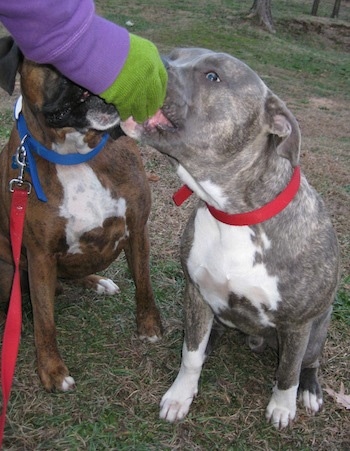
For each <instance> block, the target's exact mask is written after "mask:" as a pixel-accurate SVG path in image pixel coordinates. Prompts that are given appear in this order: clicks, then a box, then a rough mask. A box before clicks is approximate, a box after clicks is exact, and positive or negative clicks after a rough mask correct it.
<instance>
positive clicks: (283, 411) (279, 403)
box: [266, 386, 297, 429]
mask: <svg viewBox="0 0 350 451" xmlns="http://www.w3.org/2000/svg"><path fill="white" fill-rule="evenodd" d="M296 392H297V386H293V387H291V388H289V389H287V390H279V389H278V388H276V387H275V388H274V390H273V394H272V396H271V399H270V402H269V404H268V406H267V409H266V419H267V421H269V422H271V423H272V424H273V426H274V427H275V428H276V429H283V428H285V427H287V426H288V425H289V424H290V423H291V422H292V421H293V420H294V418H295V413H296Z"/></svg>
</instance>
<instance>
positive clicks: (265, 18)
mask: <svg viewBox="0 0 350 451" xmlns="http://www.w3.org/2000/svg"><path fill="white" fill-rule="evenodd" d="M255 16H257V17H258V19H259V22H260V24H261V25H265V27H266V28H267V29H268V30H269V32H270V33H276V30H275V26H274V23H273V20H272V14H271V0H254V3H253V5H252V7H251V8H250V10H249V15H248V18H251V17H255Z"/></svg>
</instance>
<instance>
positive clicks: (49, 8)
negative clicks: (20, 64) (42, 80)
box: [0, 0, 129, 94]
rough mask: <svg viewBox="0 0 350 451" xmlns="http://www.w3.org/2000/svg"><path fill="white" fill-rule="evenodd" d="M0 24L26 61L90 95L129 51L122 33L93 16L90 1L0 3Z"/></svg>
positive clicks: (12, 0) (18, 0)
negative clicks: (52, 70)
mask: <svg viewBox="0 0 350 451" xmlns="http://www.w3.org/2000/svg"><path fill="white" fill-rule="evenodd" d="M0 21H1V22H2V23H3V25H4V26H5V27H6V28H7V30H8V31H9V32H10V33H11V35H12V36H13V37H14V39H15V41H16V43H17V44H18V46H19V47H20V48H21V50H22V52H23V53H24V55H25V56H26V57H27V58H29V59H32V60H33V61H35V62H37V63H44V64H52V65H53V66H55V67H56V68H57V69H58V70H59V71H60V72H62V73H63V75H65V76H66V77H67V78H69V79H71V80H72V81H74V82H75V83H77V84H79V85H81V86H83V87H84V88H86V89H88V90H89V91H91V92H93V93H94V94H101V93H102V92H103V91H104V90H106V89H107V88H108V87H109V86H110V85H111V84H112V83H113V82H114V80H115V79H116V78H117V75H118V74H119V72H120V70H121V69H122V67H123V65H124V62H125V60H126V57H127V55H128V51H129V33H128V31H127V30H126V29H125V28H122V27H119V26H118V25H116V24H114V23H112V22H109V21H108V20H106V19H103V18H102V17H100V16H98V15H96V14H95V7H94V3H93V1H92V0H0Z"/></svg>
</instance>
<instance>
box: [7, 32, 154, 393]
mask: <svg viewBox="0 0 350 451" xmlns="http://www.w3.org/2000/svg"><path fill="white" fill-rule="evenodd" d="M17 69H19V72H20V75H21V92H22V102H19V103H18V104H17V107H16V113H15V115H16V118H17V127H19V131H18V130H17V127H16V126H15V127H14V128H13V130H12V133H11V136H10V139H9V142H8V144H7V145H6V146H5V148H4V150H3V151H2V153H1V154H0V168H1V177H0V205H1V215H0V301H1V302H3V303H7V302H8V300H9V296H10V290H11V285H12V279H13V268H14V266H13V260H12V253H11V244H10V231H9V214H10V213H9V212H10V204H11V193H10V191H9V181H10V180H11V179H15V178H17V177H18V173H19V169H18V168H16V167H15V166H16V165H13V156H14V155H15V154H16V149H18V148H19V146H20V142H21V139H22V138H24V137H23V136H22V134H21V127H22V128H23V127H24V128H26V129H27V131H28V136H27V137H26V138H24V145H25V146H26V147H27V153H30V154H31V161H33V163H30V167H29V169H30V174H28V173H27V172H25V178H26V180H28V181H29V182H33V181H34V178H35V177H34V173H35V172H37V175H38V181H37V182H36V183H34V184H33V185H34V186H33V189H32V192H31V194H29V199H28V206H27V213H26V218H25V224H24V233H23V244H22V254H21V270H22V279H23V285H24V281H26V280H28V282H29V291H30V298H31V302H32V307H33V316H34V334H35V344H36V350H37V360H38V371H39V375H40V378H41V380H42V383H43V385H44V387H45V388H46V389H47V390H52V389H54V388H56V389H59V390H63V391H66V390H70V389H72V388H73V387H74V384H75V382H74V379H73V378H72V377H71V376H70V375H69V371H68V369H67V367H66V365H65V364H64V362H63V360H62V358H61V356H60V353H59V350H58V346H57V342H56V329H55V323H54V297H55V290H56V285H57V279H58V278H62V279H71V280H72V279H73V280H76V281H77V282H79V284H81V285H83V286H85V287H88V288H92V289H94V290H95V291H97V292H98V293H107V294H109V295H112V294H115V293H117V292H118V290H119V289H118V287H117V285H116V284H115V283H114V282H112V281H111V280H109V279H106V278H104V277H101V276H97V275H94V273H95V272H96V271H101V270H103V269H105V268H107V267H108V266H109V265H110V264H111V263H112V262H113V261H114V260H115V259H116V258H117V256H118V255H119V253H120V252H121V251H122V250H124V252H125V254H126V257H127V261H128V264H129V267H130V270H131V273H132V275H133V278H134V282H135V286H136V304H137V330H138V334H139V335H140V337H143V338H147V339H149V340H150V341H153V340H155V339H157V338H158V337H160V336H161V329H162V327H161V321H160V316H159V313H158V310H157V308H156V305H155V302H154V297H153V292H152V287H151V283H150V275H149V240H148V232H147V219H148V215H149V212H150V206H151V198H150V190H149V186H148V181H147V177H146V174H145V171H144V168H143V165H142V161H141V158H140V155H139V150H138V148H137V146H136V145H135V143H134V141H133V140H132V139H130V138H127V137H125V136H119V138H118V139H116V140H113V139H112V138H110V137H109V138H108V137H107V136H105V137H104V138H102V137H103V135H104V134H105V133H106V131H108V130H111V129H114V131H115V130H116V127H117V126H118V124H119V116H118V113H117V112H116V110H115V108H114V107H113V106H111V105H107V104H105V103H104V101H103V100H102V99H100V98H99V97H97V96H94V95H92V94H90V93H89V92H87V91H85V90H83V89H82V88H81V87H79V86H77V85H75V84H73V83H72V82H70V81H69V80H67V79H66V78H64V77H63V76H62V75H61V74H59V73H58V72H57V71H55V70H54V69H53V68H52V67H50V66H45V65H38V64H35V63H33V62H31V61H28V60H26V59H23V56H22V54H21V52H20V51H19V49H18V47H17V46H16V44H15V43H14V42H13V40H12V38H9V37H7V38H3V39H1V40H0V86H1V87H2V88H4V89H5V90H6V91H7V92H8V93H9V94H12V92H13V87H14V81H15V77H16V73H17ZM21 103H22V105H21ZM21 124H22V125H21ZM23 124H24V125H23ZM101 139H106V140H107V142H106V144H105V146H104V148H103V150H102V151H100V152H98V153H97V155H96V156H94V158H92V159H89V160H88V161H86V162H82V163H79V164H74V165H66V163H65V162H64V159H65V158H66V157H72V156H73V155H74V157H75V156H78V157H79V155H85V156H86V155H89V153H91V152H94V153H96V151H93V150H92V149H94V148H96V146H98V145H99V144H100V143H101ZM35 147H36V148H37V149H35ZM38 149H39V151H40V152H41V151H42V152H43V153H42V155H43V156H44V155H46V154H49V156H51V155H54V156H58V157H59V158H61V159H62V160H61V159H59V162H60V163H59V164H55V163H52V162H50V161H47V159H46V157H45V158H43V157H42V156H38V155H37V153H36V151H38ZM40 193H41V194H40ZM37 196H39V197H41V198H42V199H43V200H45V198H46V200H47V201H43V200H40V199H38V197H37ZM23 285H22V286H23Z"/></svg>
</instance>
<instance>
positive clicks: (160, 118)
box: [144, 110, 172, 129]
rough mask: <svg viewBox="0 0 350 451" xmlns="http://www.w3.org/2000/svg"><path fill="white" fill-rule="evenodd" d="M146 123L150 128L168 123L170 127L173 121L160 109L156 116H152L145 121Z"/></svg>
mask: <svg viewBox="0 0 350 451" xmlns="http://www.w3.org/2000/svg"><path fill="white" fill-rule="evenodd" d="M144 125H145V127H146V128H150V129H152V128H155V127H157V126H159V125H160V126H162V125H166V126H168V127H171V126H172V124H171V122H170V121H169V120H168V119H167V118H166V117H165V116H164V114H163V112H162V110H158V111H157V112H156V114H155V115H154V116H152V117H150V118H149V119H148V120H147V121H146V122H145V124H144Z"/></svg>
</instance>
